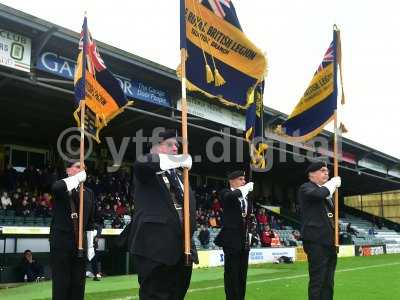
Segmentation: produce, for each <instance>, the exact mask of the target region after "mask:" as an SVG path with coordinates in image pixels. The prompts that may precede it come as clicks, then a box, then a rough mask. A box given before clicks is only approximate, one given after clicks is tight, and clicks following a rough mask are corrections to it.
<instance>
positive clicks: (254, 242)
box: [249, 224, 261, 248]
mask: <svg viewBox="0 0 400 300" xmlns="http://www.w3.org/2000/svg"><path fill="white" fill-rule="evenodd" d="M249 233H250V236H251V237H250V247H252V248H254V247H255V248H257V247H258V246H260V245H261V240H260V235H259V234H258V233H257V228H256V225H255V224H252V226H251V227H250V230H249Z"/></svg>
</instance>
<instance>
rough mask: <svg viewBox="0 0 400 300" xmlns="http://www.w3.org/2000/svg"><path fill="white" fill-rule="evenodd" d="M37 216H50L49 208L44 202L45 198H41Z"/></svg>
mask: <svg viewBox="0 0 400 300" xmlns="http://www.w3.org/2000/svg"><path fill="white" fill-rule="evenodd" d="M36 216H37V217H45V218H46V217H50V209H49V207H48V206H47V204H46V201H45V200H41V202H40V205H39V207H38V209H37V214H36Z"/></svg>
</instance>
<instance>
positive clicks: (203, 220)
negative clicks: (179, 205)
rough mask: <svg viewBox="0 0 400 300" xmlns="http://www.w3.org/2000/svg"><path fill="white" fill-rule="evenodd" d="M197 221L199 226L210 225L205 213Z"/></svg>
mask: <svg viewBox="0 0 400 300" xmlns="http://www.w3.org/2000/svg"><path fill="white" fill-rule="evenodd" d="M197 220H198V221H197V222H198V224H199V225H207V224H208V220H207V218H206V216H205V214H204V213H201V214H200V216H199V218H198V219H197Z"/></svg>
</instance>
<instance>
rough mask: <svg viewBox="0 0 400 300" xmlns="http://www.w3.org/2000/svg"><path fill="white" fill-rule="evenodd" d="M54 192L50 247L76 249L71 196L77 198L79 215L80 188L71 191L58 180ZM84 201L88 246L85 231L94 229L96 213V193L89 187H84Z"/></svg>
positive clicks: (54, 185) (53, 187) (54, 248)
mask: <svg viewBox="0 0 400 300" xmlns="http://www.w3.org/2000/svg"><path fill="white" fill-rule="evenodd" d="M78 189H79V188H78ZM52 192H53V196H54V199H53V210H52V211H53V218H52V220H51V225H50V249H52V250H58V251H63V252H70V251H73V250H76V249H77V247H76V245H75V242H74V226H73V222H72V219H71V204H70V198H71V197H72V198H73V199H74V200H75V203H76V205H75V206H76V210H77V213H78V215H79V190H78V191H76V190H74V191H73V192H71V193H69V192H68V191H67V185H66V184H65V182H64V181H63V180H58V181H56V182H55V183H54V184H53V186H52ZM83 201H84V202H83V238H84V242H83V245H84V246H85V247H86V233H85V231H87V230H94V213H95V207H94V203H95V202H94V194H93V192H92V191H91V190H90V189H89V188H87V187H85V188H84V192H83ZM78 222H79V221H78ZM78 224H79V223H78Z"/></svg>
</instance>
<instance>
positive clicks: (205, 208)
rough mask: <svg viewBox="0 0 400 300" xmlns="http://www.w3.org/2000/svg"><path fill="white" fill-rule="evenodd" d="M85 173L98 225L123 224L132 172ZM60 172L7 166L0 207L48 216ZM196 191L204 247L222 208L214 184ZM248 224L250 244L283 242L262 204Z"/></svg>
mask: <svg viewBox="0 0 400 300" xmlns="http://www.w3.org/2000/svg"><path fill="white" fill-rule="evenodd" d="M88 173H89V176H88V179H87V181H86V185H87V186H88V187H89V188H90V189H92V190H93V192H94V194H95V197H96V211H97V213H96V214H95V218H96V220H95V222H96V224H97V225H98V226H100V227H107V226H108V227H112V228H123V227H124V226H125V225H126V219H127V217H126V216H131V215H132V213H133V211H134V199H133V189H134V187H133V184H132V182H133V181H132V178H131V176H130V175H129V173H127V172H125V171H122V170H121V171H118V172H115V173H105V172H104V173H101V172H99V171H97V170H92V171H89V172H88ZM62 176H64V171H63V170H57V169H56V168H52V167H46V168H44V169H41V170H40V169H35V168H32V167H28V168H26V169H25V170H24V171H23V172H17V171H16V170H15V169H14V168H12V167H8V168H7V170H6V172H5V173H4V175H3V176H2V178H1V181H0V191H1V207H0V209H3V210H6V211H8V210H12V211H14V213H15V216H21V217H51V214H52V196H51V185H52V183H53V182H54V181H55V180H57V179H58V178H60V177H62ZM195 194H196V200H197V202H196V203H197V207H196V208H197V214H196V218H197V224H198V228H199V237H198V238H199V240H200V242H201V245H202V246H203V247H204V248H207V247H208V245H209V244H210V242H211V241H210V232H209V230H210V229H211V230H215V229H218V228H220V227H221V226H222V223H223V209H222V207H221V204H220V201H219V196H218V192H217V190H216V188H215V187H210V186H206V185H203V186H199V187H196V188H195ZM128 219H129V218H128ZM249 224H250V226H249V232H250V234H251V241H250V242H251V246H252V247H271V246H279V245H281V243H282V242H283V241H282V240H281V239H280V237H279V234H278V232H277V230H281V229H284V226H283V224H282V222H281V220H280V219H279V218H277V217H276V216H274V215H269V214H267V213H266V210H265V209H264V208H262V207H258V208H255V211H254V212H253V214H252V215H251V216H250V219H249ZM296 240H297V238H296V232H293V245H295V242H296Z"/></svg>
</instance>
